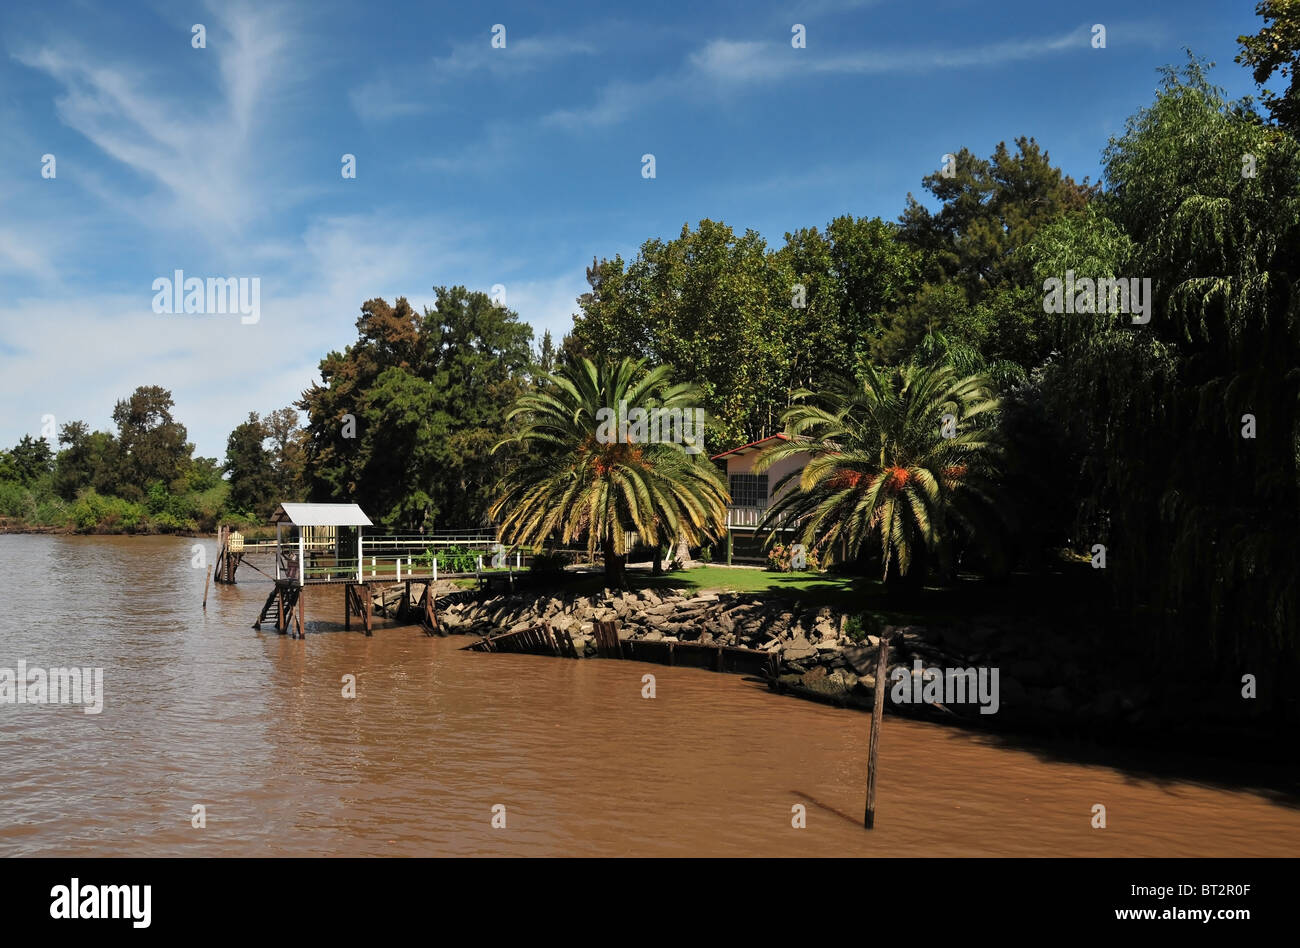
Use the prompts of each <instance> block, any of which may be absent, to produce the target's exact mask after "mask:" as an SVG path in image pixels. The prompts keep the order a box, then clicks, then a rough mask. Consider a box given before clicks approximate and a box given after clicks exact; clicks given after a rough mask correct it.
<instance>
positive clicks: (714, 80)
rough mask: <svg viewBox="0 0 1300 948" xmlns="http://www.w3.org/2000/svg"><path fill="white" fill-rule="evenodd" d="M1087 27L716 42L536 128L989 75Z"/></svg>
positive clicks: (1079, 42)
mask: <svg viewBox="0 0 1300 948" xmlns="http://www.w3.org/2000/svg"><path fill="white" fill-rule="evenodd" d="M1090 38H1091V33H1090V31H1089V28H1088V26H1083V25H1081V26H1079V27H1077V28H1075V29H1071V30H1069V31H1066V32H1062V33H1057V34H1054V35H1050V36H1040V37H1028V38H1022V39H1008V40H1003V41H1001V42H996V43H987V44H982V45H977V46H970V47H957V48H943V47H917V48H914V49H899V48H890V49H868V50H854V51H847V52H834V51H832V52H821V51H819V50H818V49H795V48H793V47H791V46H790V44H789V43H781V42H776V41H772V40H732V39H716V40H712V41H710V42H708V43H706V44H705V45H704V46H703V47H701V48H699V49H697V50H695V51H694V52H692V53H691V54H690V55H689V56H688V57H687V59H686V62H685V64H684V66H683V67H682V68H681V69H680V70H678V71H677V72H675V73H670V74H666V75H663V76H660V77H657V78H655V79H651V80H648V81H643V82H627V81H623V80H616V81H614V82H611V83H609V84H608V85H607V86H605V88H604V89H602V90H601V91H600V93H599V94H598V95H597V97H596V101H595V102H593V103H591V104H590V105H587V106H583V107H579V108H569V109H558V110H556V111H553V112H551V113H549V114H548V115H546V116H544V117H543V119H542V122H543V124H546V125H554V126H559V127H564V128H581V127H599V126H608V125H612V124H615V123H617V122H620V121H622V120H623V119H625V118H627V117H628V116H629V115H631V114H633V113H635V112H636V111H637V110H639V109H640V108H642V107H644V106H646V105H648V104H650V103H653V102H656V101H660V100H663V99H667V98H672V97H674V96H684V95H687V94H690V95H693V96H696V97H699V96H701V95H715V96H716V95H727V94H736V93H738V92H743V91H745V90H746V89H747V88H750V87H752V86H753V85H755V84H758V83H770V82H779V81H789V80H792V79H796V78H801V77H812V76H818V75H841V76H852V75H859V76H865V75H885V74H912V73H917V72H933V71H936V70H944V69H970V68H979V67H995V66H999V65H1005V64H1010V63H1015V62H1023V61H1026V60H1032V59H1041V58H1046V57H1050V56H1054V55H1059V54H1060V53H1061V52H1062V51H1064V50H1068V49H1074V48H1077V49H1079V50H1081V51H1082V50H1087V49H1089V48H1090V46H1089V40H1090Z"/></svg>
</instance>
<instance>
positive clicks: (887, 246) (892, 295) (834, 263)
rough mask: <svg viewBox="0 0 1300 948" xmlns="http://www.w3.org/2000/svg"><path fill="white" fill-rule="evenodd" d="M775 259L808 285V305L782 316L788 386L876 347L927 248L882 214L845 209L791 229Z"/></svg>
mask: <svg viewBox="0 0 1300 948" xmlns="http://www.w3.org/2000/svg"><path fill="white" fill-rule="evenodd" d="M773 258H774V259H773V265H774V266H776V267H778V268H781V269H782V271H783V272H784V273H788V276H786V277H785V278H784V279H783V280H782V283H783V284H787V285H793V284H798V285H799V286H802V287H804V290H805V296H806V301H805V303H806V305H805V306H804V307H803V308H802V309H797V310H796V311H795V312H793V313H792V314H791V316H790V318H788V319H786V320H784V321H783V325H784V327H785V329H786V331H787V333H788V340H787V345H786V349H787V351H788V352H789V353H790V362H789V372H788V378H786V379H785V380H783V382H784V387H785V388H786V391H787V394H788V392H790V391H793V390H794V389H796V388H806V387H809V386H813V385H816V384H818V383H820V382H821V381H822V380H823V379H824V378H825V377H828V376H833V375H836V374H839V373H841V372H843V370H844V368H845V367H846V366H849V367H851V366H853V365H856V364H857V363H858V362H859V361H860V360H861V359H862V358H864V357H866V356H867V355H868V354H869V353H875V352H876V351H877V347H878V346H879V344H880V341H881V339H882V337H883V336H885V335H886V334H887V333H888V332H889V331H890V328H891V326H892V325H893V316H892V315H891V314H892V312H893V311H894V310H896V309H897V308H898V307H899V306H900V305H902V304H903V303H904V302H905V301H906V300H907V299H909V298H910V296H911V295H912V293H913V292H914V291H915V290H916V288H917V285H918V283H919V279H920V274H921V263H922V256H921V254H920V252H918V251H917V250H915V249H914V248H913V247H911V246H909V245H908V244H907V243H904V242H903V241H902V240H900V239H899V228H898V226H897V225H895V224H891V223H888V222H886V221H883V220H881V219H880V218H878V217H877V218H865V217H862V218H855V217H852V216H849V215H844V216H841V217H837V218H835V219H834V220H833V221H831V222H830V223H829V224H828V225H827V226H826V231H825V233H824V234H823V233H820V232H819V231H818V230H817V229H816V228H815V227H814V228H804V229H802V230H799V231H796V232H794V233H792V234H791V233H787V234H786V235H785V245H784V246H783V247H781V248H780V249H779V250H778V251H777V252H776V253H775V254H774V255H773Z"/></svg>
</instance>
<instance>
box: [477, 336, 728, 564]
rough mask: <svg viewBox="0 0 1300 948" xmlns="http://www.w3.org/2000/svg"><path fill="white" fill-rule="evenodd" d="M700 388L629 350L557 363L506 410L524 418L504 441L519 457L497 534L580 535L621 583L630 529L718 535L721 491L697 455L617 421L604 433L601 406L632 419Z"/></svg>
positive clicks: (506, 486)
mask: <svg viewBox="0 0 1300 948" xmlns="http://www.w3.org/2000/svg"><path fill="white" fill-rule="evenodd" d="M699 397H700V396H699V392H698V391H697V390H696V389H695V387H694V386H693V385H691V384H689V383H680V384H673V383H672V382H671V381H670V379H669V372H668V369H667V367H665V366H658V367H656V368H653V369H649V370H646V369H645V367H644V363H641V362H634V361H632V360H631V359H623V360H621V361H619V362H617V363H605V364H603V365H601V366H600V367H597V366H596V365H595V364H594V363H592V362H591V361H590V360H587V359H582V360H580V361H578V362H577V363H572V364H566V365H564V366H562V367H561V368H560V369H559V370H558V371H557V372H556V373H555V374H553V375H551V376H549V377H548V378H547V379H546V380H545V383H544V384H543V386H542V388H541V389H539V390H537V391H532V392H528V393H527V394H524V395H523V396H521V397H520V399H519V400H518V402H517V403H516V404H515V406H514V407H513V408H512V409H511V411H510V417H511V418H514V419H518V421H519V422H520V427H519V429H518V431H517V432H516V434H515V435H514V436H513V437H512V438H511V439H509V440H508V441H506V442H502V444H503V446H512V447H515V448H516V449H517V451H516V453H517V455H518V458H519V460H518V462H517V463H516V465H514V466H512V467H511V469H510V470H509V471H508V472H507V473H506V475H505V476H504V477H503V478H502V481H501V484H500V487H499V493H498V497H497V500H496V502H495V503H494V504H493V506H492V516H493V517H494V518H496V519H498V520H499V521H500V523H501V530H502V536H503V538H505V540H506V541H507V542H510V543H520V544H526V545H534V546H538V545H542V544H544V543H546V542H548V541H559V542H561V543H572V542H575V541H583V540H585V541H586V544H587V548H588V550H590V551H591V552H592V553H593V554H594V552H595V551H596V550H597V549H599V550H600V551H601V554H602V556H603V558H604V562H605V576H606V578H607V579H608V580H609V582H610V583H611V585H618V586H622V585H624V583H625V576H624V567H625V564H626V560H627V554H628V549H627V545H626V534H627V532H628V531H632V530H635V531H636V532H637V533H638V534H639V535H640V537H641V540H642V542H643V543H646V544H649V545H651V546H654V547H658V546H660V545H661V544H663V543H667V542H670V541H673V540H676V539H677V538H682V539H684V540H685V541H686V542H687V543H689V544H692V545H694V544H697V543H699V542H700V540H701V539H703V538H706V537H713V536H718V535H720V534H721V532H722V530H723V529H724V528H725V524H726V504H727V490H726V487H725V485H724V484H723V481H722V476H721V474H719V473H718V470H717V469H716V468H715V467H714V466H713V465H712V464H711V463H710V462H709V461H708V460H707V459H706V458H705V456H704V455H703V454H701V453H690V452H689V450H688V446H687V445H686V444H683V443H676V442H674V441H672V440H667V441H665V440H662V439H661V440H659V441H649V440H638V439H637V438H636V437H634V436H633V435H632V434H630V433H626V434H625V433H624V432H623V431H622V429H621V427H620V426H619V425H618V424H617V423H615V424H610V425H609V426H608V428H607V429H605V430H606V432H607V434H608V435H609V436H607V437H602V435H601V432H602V425H603V423H606V419H607V417H608V416H607V415H606V414H605V413H607V412H614V413H619V412H621V410H622V406H623V405H626V406H627V408H628V415H627V416H625V417H627V418H628V419H629V420H633V421H634V420H635V418H634V417H633V416H632V410H634V409H638V408H639V409H643V410H646V411H649V410H652V409H656V408H657V409H663V410H673V409H678V410H687V411H689V410H691V409H693V408H695V407H696V406H698V404H699ZM602 410H604V411H603V412H602ZM630 430H631V429H629V431H630Z"/></svg>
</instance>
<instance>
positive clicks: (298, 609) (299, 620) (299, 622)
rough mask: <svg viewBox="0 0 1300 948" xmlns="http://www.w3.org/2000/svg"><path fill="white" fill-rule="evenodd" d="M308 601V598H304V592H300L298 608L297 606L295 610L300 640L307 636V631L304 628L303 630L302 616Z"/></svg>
mask: <svg viewBox="0 0 1300 948" xmlns="http://www.w3.org/2000/svg"><path fill="white" fill-rule="evenodd" d="M306 599H307V597H306V596H304V595H303V594H302V592H299V594H298V604H297V606H296V607H295V608H294V610H293V616H294V621H295V622H296V623H297V626H298V638H300V639H301V638H303V637H304V636H305V635H306V634H307V633H306V631H305V630H304V628H303V621H302V614H303V611H304V610H303V606H305V605H306Z"/></svg>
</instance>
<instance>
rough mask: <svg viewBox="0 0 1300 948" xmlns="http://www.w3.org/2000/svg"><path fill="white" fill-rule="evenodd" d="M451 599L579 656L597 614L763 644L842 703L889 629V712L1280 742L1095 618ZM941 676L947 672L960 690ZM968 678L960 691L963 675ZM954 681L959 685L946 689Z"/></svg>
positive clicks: (1046, 731)
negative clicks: (1081, 622)
mask: <svg viewBox="0 0 1300 948" xmlns="http://www.w3.org/2000/svg"><path fill="white" fill-rule="evenodd" d="M834 592H835V590H832V591H831V593H834ZM827 595H828V594H827V593H822V594H821V596H820V598H823V599H824V598H826V597H827ZM390 598H392V594H390ZM457 598H459V599H460V600H461V601H453V602H450V603H447V604H446V605H445V606H442V607H440V609H439V620H440V623H441V625H442V630H443V631H444V632H446V633H450V634H458V635H466V636H479V637H481V636H487V635H497V634H503V633H510V632H517V631H520V630H523V629H526V628H530V627H532V626H535V625H538V624H541V623H544V622H545V623H549V624H550V625H551V626H552V627H553V628H554V629H556V630H557V631H559V630H563V631H565V632H567V633H568V634H569V635H570V636H571V637H572V639H573V642H574V646H575V648H576V649H577V652H578V655H579V656H581V657H594V656H595V655H596V644H595V639H594V635H593V627H594V623H595V622H597V621H613V622H615V623H617V625H618V634H619V637H620V639H623V640H625V641H627V640H630V641H634V642H636V641H647V642H684V643H692V644H696V645H705V646H730V647H740V648H748V649H758V650H762V651H765V652H768V653H769V654H771V655H773V656H774V657H775V665H776V669H777V672H776V675H775V677H772V678H770V680H769V681H768V684H769V686H770V687H771V688H772V689H773V690H775V691H778V692H780V693H783V694H789V695H793V696H795V697H799V698H804V699H808V700H813V701H820V702H823V703H828V704H833V705H837V706H842V707H852V708H858V709H861V710H870V707H871V703H872V700H873V695H874V688H875V680H874V673H875V668H876V658H877V647H878V643H879V641H880V636H881V635H888V636H889V637H890V638H891V639H892V640H893V642H894V647H893V649H892V651H891V655H890V665H889V668H890V678H889V679H888V681H887V683H886V684H887V687H888V688H889V691H888V692H887V694H886V697H887V698H889V699H890V700H888V701H887V702H886V707H887V708H888V710H889V711H890V712H891V713H894V714H900V715H904V716H909V717H917V718H924V719H930V720H936V721H941V722H944V723H949V724H957V725H960V726H963V727H969V728H977V729H982V730H988V731H1007V732H1013V733H1019V734H1026V735H1035V736H1041V737H1051V738H1056V737H1070V738H1082V739H1085V740H1095V741H1101V742H1105V743H1106V744H1107V745H1111V744H1123V745H1130V746H1137V747H1140V746H1159V747H1162V748H1168V747H1175V746H1176V747H1183V748H1186V749H1194V750H1198V751H1205V750H1206V749H1207V747H1208V748H1211V749H1212V750H1213V752H1215V753H1221V754H1223V755H1225V756H1233V755H1239V754H1242V753H1246V752H1253V751H1254V750H1256V749H1258V748H1259V747H1262V746H1276V741H1277V739H1278V737H1279V736H1278V735H1276V734H1273V733H1271V730H1270V729H1269V728H1268V727H1263V726H1261V722H1260V720H1259V719H1258V718H1257V717H1252V716H1250V714H1249V711H1250V706H1249V705H1248V704H1246V703H1245V702H1242V704H1244V705H1245V707H1244V708H1238V709H1233V708H1232V706H1231V704H1230V703H1227V702H1225V701H1223V700H1219V701H1217V702H1216V701H1212V700H1211V698H1212V697H1213V696H1212V695H1207V693H1206V692H1207V690H1208V689H1210V688H1213V687H1222V686H1223V685H1222V682H1217V681H1207V680H1203V679H1195V678H1189V679H1185V678H1180V677H1178V676H1173V675H1169V674H1167V673H1165V672H1164V671H1162V670H1159V669H1157V670H1155V671H1154V672H1153V667H1152V665H1151V664H1150V662H1149V661H1144V660H1142V659H1141V658H1140V656H1139V654H1138V653H1137V651H1136V648H1135V647H1132V646H1131V647H1129V648H1118V649H1117V648H1115V647H1114V646H1108V647H1105V648H1103V647H1102V639H1103V636H1102V631H1103V630H1101V629H1096V630H1094V631H1093V633H1092V634H1091V635H1088V634H1084V633H1081V632H1080V631H1079V630H1080V628H1084V627H1081V626H1077V625H1076V626H1074V627H1073V628H1071V629H1070V630H1069V631H1065V630H1062V629H1055V630H1053V629H1049V628H1046V627H1045V626H1044V623H1043V622H1042V621H1039V620H1035V619H1032V618H1028V617H1024V616H1014V615H1002V616H996V615H979V616H973V617H969V618H960V617H954V616H947V615H945V616H938V617H935V618H934V619H933V620H932V621H923V622H920V621H913V622H909V623H905V624H900V623H892V622H881V623H879V624H878V625H876V627H875V630H874V632H867V631H865V630H863V629H862V628H861V627H860V620H859V618H858V617H857V615H856V614H854V613H851V612H849V611H848V610H845V609H843V608H837V607H836V606H833V605H827V604H819V603H818V601H817V598H818V597H814V598H812V599H811V601H810V600H808V599H804V600H799V599H796V598H787V597H778V596H773V595H770V594H763V593H755V592H736V591H727V590H703V591H692V590H683V591H676V590H674V589H672V588H668V589H662V588H661V589H658V590H656V589H654V588H640V589H632V590H628V591H619V590H607V589H602V590H599V591H595V592H590V593H587V594H582V593H579V592H572V591H570V592H562V591H560V592H554V591H548V592H544V593H526V592H525V593H517V594H514V595H496V596H490V597H481V596H480V597H474V596H470V595H468V594H463V595H462V596H460V597H457ZM936 669H937V670H938V674H939V676H940V677H939V679H938V681H936V682H933V683H932V684H930V685H928V686H927V681H926V679H927V676H929V675H931V674H932V670H936ZM950 671H951V672H952V674H947V673H948V672H950ZM949 679H956V681H955V683H956V684H957V685H958V688H957V689H954V688H953V687H951V686H950V682H949ZM967 684H969V689H968V690H967V689H965V688H964V687H962V686H964V685H967ZM954 690H957V691H959V692H960V693H959V694H956V695H954ZM1233 693H1234V694H1236V692H1233ZM954 697H957V698H959V699H961V700H956V701H954V700H952V699H953V698H954ZM1239 700H1240V699H1239ZM1234 710H1235V711H1236V712H1237V713H1235V714H1233V713H1232V711H1234Z"/></svg>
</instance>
